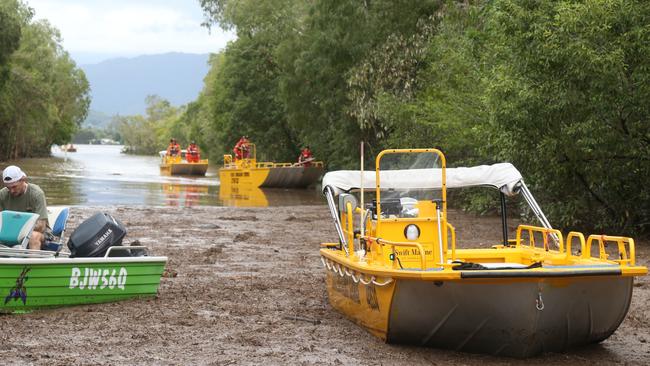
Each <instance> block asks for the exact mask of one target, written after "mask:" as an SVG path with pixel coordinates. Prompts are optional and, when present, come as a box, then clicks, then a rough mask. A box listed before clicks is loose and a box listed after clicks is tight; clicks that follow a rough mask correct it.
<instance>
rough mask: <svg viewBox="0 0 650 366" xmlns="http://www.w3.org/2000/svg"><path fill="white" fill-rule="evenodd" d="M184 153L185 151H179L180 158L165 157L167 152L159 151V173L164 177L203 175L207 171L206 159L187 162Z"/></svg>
mask: <svg viewBox="0 0 650 366" xmlns="http://www.w3.org/2000/svg"><path fill="white" fill-rule="evenodd" d="M185 153H186V151H185V150H181V156H167V151H164V150H163V151H160V152H159V155H160V159H161V161H160V173H161V174H164V175H205V173H206V172H207V171H208V159H201V160H199V161H198V162H188V161H187V160H186V159H185Z"/></svg>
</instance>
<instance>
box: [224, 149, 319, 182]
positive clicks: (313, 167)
mask: <svg viewBox="0 0 650 366" xmlns="http://www.w3.org/2000/svg"><path fill="white" fill-rule="evenodd" d="M249 149H250V155H248V156H247V157H245V158H242V159H234V160H233V157H232V155H230V154H227V155H224V156H223V168H221V169H219V181H220V182H221V187H224V186H234V187H246V188H306V187H308V186H310V185H312V184H314V183H316V182H317V181H318V179H320V177H321V176H322V175H323V162H322V161H313V160H310V161H308V162H306V163H305V164H301V163H274V162H259V161H257V149H256V147H255V144H249Z"/></svg>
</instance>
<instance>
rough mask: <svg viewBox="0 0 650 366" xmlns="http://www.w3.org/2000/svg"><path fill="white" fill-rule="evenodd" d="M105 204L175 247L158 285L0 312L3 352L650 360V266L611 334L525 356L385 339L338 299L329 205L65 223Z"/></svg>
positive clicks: (495, 226)
mask: <svg viewBox="0 0 650 366" xmlns="http://www.w3.org/2000/svg"><path fill="white" fill-rule="evenodd" d="M100 211H103V212H108V213H110V214H112V215H114V216H115V217H117V218H118V219H120V220H121V221H122V222H124V223H125V224H126V226H127V229H128V234H127V237H126V238H125V243H131V242H134V241H138V242H139V244H141V245H146V246H148V247H149V248H150V251H151V252H152V253H153V254H155V255H165V256H167V257H169V262H168V265H167V268H166V270H165V274H164V275H163V278H162V279H161V285H160V289H159V295H158V296H157V297H156V298H150V299H138V300H130V301H125V302H119V303H108V304H97V305H84V306H76V307H68V308H58V309H49V310H40V311H35V312H32V313H28V314H13V315H3V316H0V329H2V332H0V360H2V363H3V364H16V365H21V364H23V365H133V364H153V365H258V364H265V365H273V364H275V365H287V364H291V365H311V364H318V365H339V364H344V365H379V364H384V365H431V364H437V365H445V364H462V365H480V366H485V365H516V364H521V363H522V362H525V363H526V364H528V365H547V364H557V363H562V364H571V365H589V366H592V365H612V364H618V365H647V364H650V285H649V282H650V279H649V278H648V276H646V277H642V278H640V279H638V281H637V283H636V285H635V286H634V295H633V298H632V304H631V306H630V310H629V313H628V315H627V317H626V319H625V320H624V321H623V323H622V324H621V326H620V327H619V329H618V330H617V331H616V332H615V333H614V334H613V335H612V336H611V337H610V338H609V339H607V340H606V341H604V342H602V343H600V344H597V345H593V346H588V347H583V348H578V349H573V350H570V351H569V352H566V353H556V354H544V355H542V356H540V357H537V358H533V359H529V360H526V361H521V360H516V359H509V358H498V357H492V356H488V355H474V354H466V353H458V352H453V351H448V350H440V349H432V348H422V347H416V346H403V345H390V344H385V343H383V342H382V341H381V340H379V339H378V338H376V337H374V336H372V335H371V334H369V333H368V332H366V331H365V330H364V329H362V328H360V327H358V326H356V325H355V324H354V323H352V322H351V321H349V320H348V319H346V318H345V317H344V316H343V315H341V314H339V313H338V312H336V311H334V310H333V309H332V308H331V307H330V305H329V303H328V302H327V293H326V290H325V284H324V277H325V271H324V269H323V268H322V264H321V261H320V259H319V255H318V250H319V244H320V243H321V242H326V241H335V240H336V232H335V230H334V228H333V226H332V224H331V219H330V216H329V211H328V210H327V207H325V206H293V207H272V208H251V209H237V208H226V207H194V208H191V209H179V210H175V211H174V213H173V214H170V211H169V209H168V208H164V207H94V208H93V207H75V208H73V209H72V213H71V219H70V222H69V227H68V229H69V230H68V235H69V233H71V232H72V230H74V228H75V227H76V226H77V225H78V224H79V223H80V222H82V221H83V220H84V219H86V218H88V217H90V216H91V215H92V214H93V213H95V212H100ZM303 218H307V219H305V220H303ZM449 218H450V221H451V222H452V223H453V224H454V226H455V227H456V228H457V230H458V240H459V246H461V247H462V246H467V245H468V244H470V243H471V244H475V245H480V246H486V245H489V244H491V243H499V242H500V238H501V231H500V230H501V223H500V221H499V219H498V218H484V217H475V216H471V215H467V214H463V213H460V212H456V211H454V212H450V214H449ZM511 224H512V225H516V223H514V222H511ZM463 228H466V229H465V230H464V229H463ZM466 230H471V232H470V231H466ZM636 255H637V261H638V262H639V263H640V264H643V265H648V264H649V259H650V243H649V242H647V241H645V242H644V241H637V253H636Z"/></svg>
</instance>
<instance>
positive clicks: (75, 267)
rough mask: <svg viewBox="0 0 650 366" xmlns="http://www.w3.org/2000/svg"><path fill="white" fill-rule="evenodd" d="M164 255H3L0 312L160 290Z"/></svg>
mask: <svg viewBox="0 0 650 366" xmlns="http://www.w3.org/2000/svg"><path fill="white" fill-rule="evenodd" d="M166 262H167V258H166V257H111V258H43V259H23V258H19V259H17V258H11V259H9V258H6V259H5V258H0V296H1V297H0V313H12V312H19V311H31V310H34V309H40V308H48V307H60V306H68V305H80V304H93V303H105V302H114V301H120V300H127V299H132V298H138V297H151V296H156V294H157V291H158V286H159V284H160V278H161V275H162V273H163V270H164V268H165V264H166Z"/></svg>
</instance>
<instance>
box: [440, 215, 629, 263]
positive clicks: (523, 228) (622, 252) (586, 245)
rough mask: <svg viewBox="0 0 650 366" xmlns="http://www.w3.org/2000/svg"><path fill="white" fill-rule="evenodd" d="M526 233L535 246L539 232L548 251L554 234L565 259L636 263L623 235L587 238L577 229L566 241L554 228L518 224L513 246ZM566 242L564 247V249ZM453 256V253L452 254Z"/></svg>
mask: <svg viewBox="0 0 650 366" xmlns="http://www.w3.org/2000/svg"><path fill="white" fill-rule="evenodd" d="M524 232H525V233H527V234H528V246H529V247H531V248H536V247H537V246H536V243H535V233H538V234H541V235H542V238H543V249H544V250H546V251H549V243H550V242H551V240H553V236H555V237H556V238H557V239H558V240H557V241H558V246H559V253H561V254H562V253H563V254H565V257H566V260H571V259H580V258H582V259H591V258H598V259H601V260H611V261H613V262H617V263H619V264H620V265H621V266H634V265H635V263H636V259H635V258H636V255H635V246H634V239H632V238H628V237H624V236H611V235H590V236H589V237H588V238H587V240H585V237H584V235H583V234H582V233H580V232H577V231H572V232H570V233H569V234H568V235H567V237H566V242H565V241H564V240H563V236H562V233H561V232H560V231H559V230H556V229H547V228H543V227H538V226H530V225H519V227H518V228H517V238H516V241H515V247H522V246H524V243H523V241H524V240H522V236H523V235H522V234H523V233H524ZM576 240H577V241H578V243H579V245H580V249H579V251H578V252H577V254H574V253H573V249H572V247H573V243H574V242H575V241H576ZM565 243H566V249H565ZM608 243H616V248H617V250H618V252H617V253H616V256H617V257H618V258H617V259H609V257H610V253H608V252H607V244H608ZM594 244H598V256H597V257H592V253H591V252H592V246H593V245H594ZM452 256H453V254H452Z"/></svg>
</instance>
